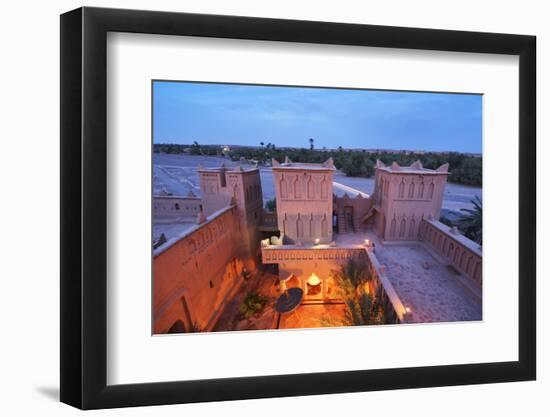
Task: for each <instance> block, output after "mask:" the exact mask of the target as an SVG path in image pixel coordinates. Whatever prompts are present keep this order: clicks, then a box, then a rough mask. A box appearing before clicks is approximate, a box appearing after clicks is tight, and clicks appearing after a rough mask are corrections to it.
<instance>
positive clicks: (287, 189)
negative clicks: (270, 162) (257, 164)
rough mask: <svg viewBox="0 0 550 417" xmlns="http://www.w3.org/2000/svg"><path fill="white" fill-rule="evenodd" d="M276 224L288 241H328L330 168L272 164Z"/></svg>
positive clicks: (330, 210) (330, 191)
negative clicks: (287, 166)
mask: <svg viewBox="0 0 550 417" xmlns="http://www.w3.org/2000/svg"><path fill="white" fill-rule="evenodd" d="M273 176H274V184H275V196H276V199H277V213H278V214H277V216H278V218H277V223H278V225H279V230H281V231H282V232H284V234H285V237H286V238H288V240H289V242H292V243H298V242H299V243H315V242H316V241H317V239H319V240H318V242H321V243H328V242H330V241H331V240H332V170H330V169H326V170H321V169H317V170H315V171H313V170H307V169H305V170H300V169H285V168H284V167H273Z"/></svg>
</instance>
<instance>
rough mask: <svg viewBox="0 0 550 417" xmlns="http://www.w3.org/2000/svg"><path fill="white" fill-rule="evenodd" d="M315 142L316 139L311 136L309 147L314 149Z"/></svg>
mask: <svg viewBox="0 0 550 417" xmlns="http://www.w3.org/2000/svg"><path fill="white" fill-rule="evenodd" d="M313 142H314V139H313V138H309V149H311V150H313Z"/></svg>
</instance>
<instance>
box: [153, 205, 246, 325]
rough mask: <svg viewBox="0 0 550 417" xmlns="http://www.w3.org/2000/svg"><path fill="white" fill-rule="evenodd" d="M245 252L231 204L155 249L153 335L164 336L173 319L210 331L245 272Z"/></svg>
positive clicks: (235, 214)
mask: <svg viewBox="0 0 550 417" xmlns="http://www.w3.org/2000/svg"><path fill="white" fill-rule="evenodd" d="M246 253H247V252H246V250H244V249H243V243H242V241H240V240H239V233H238V218H237V209H236V208H235V207H234V206H230V207H227V208H225V209H222V210H219V211H218V212H215V213H213V214H212V215H211V216H209V217H207V219H206V221H205V222H204V223H202V224H199V225H197V226H194V227H193V228H192V229H191V230H187V231H186V232H184V233H183V234H182V235H180V236H178V237H176V238H174V239H171V240H169V241H168V242H166V243H165V244H164V245H162V246H161V247H159V248H158V249H156V250H155V251H154V258H153V316H154V317H153V318H154V332H155V333H165V332H167V331H168V330H169V329H170V327H172V326H173V324H174V321H175V320H176V319H177V320H181V321H182V322H184V323H192V325H193V326H196V327H197V328H198V329H201V330H209V329H211V328H212V327H213V326H214V324H215V321H216V320H217V318H218V316H219V313H220V312H221V310H222V309H223V307H224V306H225V303H226V301H227V300H228V299H229V298H230V297H231V295H232V293H233V292H234V290H235V288H237V286H238V285H239V284H240V282H241V277H242V271H243V268H244V267H245V266H246V268H249V264H250V262H251V260H250V259H248V257H249V256H248V257H247V255H246ZM182 306H184V308H183V307H182ZM184 313H185V315H184ZM178 315H182V317H178ZM186 330H188V329H186ZM188 331H189V330H188Z"/></svg>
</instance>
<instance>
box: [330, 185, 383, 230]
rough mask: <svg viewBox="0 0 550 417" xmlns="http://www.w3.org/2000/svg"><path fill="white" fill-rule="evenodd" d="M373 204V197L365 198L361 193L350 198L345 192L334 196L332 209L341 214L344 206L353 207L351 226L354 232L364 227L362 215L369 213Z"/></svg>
mask: <svg viewBox="0 0 550 417" xmlns="http://www.w3.org/2000/svg"><path fill="white" fill-rule="evenodd" d="M373 205H374V199H373V198H365V197H363V196H362V195H361V194H357V196H356V197H354V198H350V197H349V196H348V195H347V194H345V195H344V196H343V197H334V211H335V212H336V213H338V214H339V215H341V214H342V213H343V211H344V207H352V208H353V228H354V230H355V231H356V232H359V231H362V230H364V229H365V227H366V223H365V222H364V221H363V219H364V217H365V216H366V215H367V214H368V213H369V211H370V210H371V208H372V207H373Z"/></svg>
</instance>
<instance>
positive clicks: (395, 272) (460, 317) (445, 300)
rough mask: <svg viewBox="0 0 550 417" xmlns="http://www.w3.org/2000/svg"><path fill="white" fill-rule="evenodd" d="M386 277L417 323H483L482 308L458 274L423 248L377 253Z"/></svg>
mask: <svg viewBox="0 0 550 417" xmlns="http://www.w3.org/2000/svg"><path fill="white" fill-rule="evenodd" d="M376 257H377V258H378V260H379V261H380V264H381V265H384V266H385V267H386V276H387V277H388V279H389V280H390V281H391V284H392V285H393V287H394V288H395V290H396V291H397V293H398V295H399V298H401V301H402V302H403V304H404V305H405V306H406V307H409V308H410V309H411V310H412V312H413V320H414V322H417V323H427V322H444V321H471V320H481V312H482V306H481V302H480V301H478V300H477V299H476V298H475V297H474V296H473V295H472V294H470V292H469V291H467V290H466V289H465V288H464V287H463V286H462V285H461V284H460V282H459V278H458V275H457V273H456V272H454V271H453V270H452V269H450V268H449V267H448V266H447V265H443V264H441V263H439V261H437V260H436V259H435V258H433V257H432V256H431V254H430V253H429V252H428V251H427V250H426V249H425V248H424V247H422V246H419V245H411V246H386V247H383V248H378V247H377V250H376Z"/></svg>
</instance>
